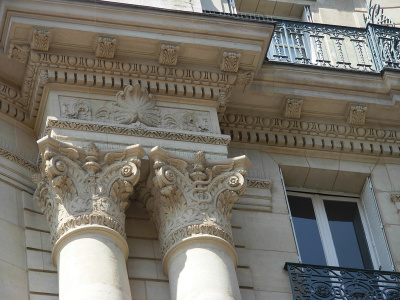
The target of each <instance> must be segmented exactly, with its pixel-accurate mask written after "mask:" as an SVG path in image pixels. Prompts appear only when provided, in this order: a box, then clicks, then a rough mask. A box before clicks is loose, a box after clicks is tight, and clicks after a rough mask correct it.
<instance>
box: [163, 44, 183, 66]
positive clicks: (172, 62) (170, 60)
mask: <svg viewBox="0 0 400 300" xmlns="http://www.w3.org/2000/svg"><path fill="white" fill-rule="evenodd" d="M178 51H179V46H173V45H164V44H162V45H161V49H160V54H159V56H158V62H159V63H160V65H166V66H176V64H177V63H178Z"/></svg>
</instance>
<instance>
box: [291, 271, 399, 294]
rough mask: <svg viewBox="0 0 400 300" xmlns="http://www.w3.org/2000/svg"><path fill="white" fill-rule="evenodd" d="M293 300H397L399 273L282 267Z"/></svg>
mask: <svg viewBox="0 0 400 300" xmlns="http://www.w3.org/2000/svg"><path fill="white" fill-rule="evenodd" d="M285 270H287V271H288V273H289V280H290V284H291V287H292V293H293V299H294V300H305V299H319V300H334V299H342V300H369V299H371V300H373V299H374V300H398V299H400V273H395V272H386V271H376V270H361V269H350V268H342V267H327V266H317V265H305V264H298V263H286V264H285Z"/></svg>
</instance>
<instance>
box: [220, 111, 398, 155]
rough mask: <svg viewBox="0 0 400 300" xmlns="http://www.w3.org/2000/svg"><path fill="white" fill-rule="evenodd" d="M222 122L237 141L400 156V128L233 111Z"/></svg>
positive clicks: (221, 116)
mask: <svg viewBox="0 0 400 300" xmlns="http://www.w3.org/2000/svg"><path fill="white" fill-rule="evenodd" d="M220 126H221V131H222V133H224V134H230V135H231V138H232V141H233V142H242V143H243V142H244V143H250V144H251V143H254V144H265V145H268V146H278V147H290V148H302V149H311V150H324V151H333V152H342V153H343V152H344V153H354V154H366V155H373V156H380V155H382V156H392V157H399V156H400V148H399V146H400V131H396V130H386V129H380V128H368V127H360V126H357V125H356V126H352V125H344V124H330V123H322V122H310V121H301V120H295V119H285V118H272V117H260V116H254V115H243V114H233V113H228V114H223V115H220Z"/></svg>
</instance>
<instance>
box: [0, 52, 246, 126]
mask: <svg viewBox="0 0 400 300" xmlns="http://www.w3.org/2000/svg"><path fill="white" fill-rule="evenodd" d="M66 67H67V68H68V69H67V70H65V68H66ZM27 70H28V72H27V73H26V76H25V79H24V83H23V85H22V87H21V92H20V91H18V90H15V89H13V88H11V87H8V86H7V85H4V88H3V89H2V90H3V92H0V93H1V94H0V95H1V96H3V97H4V99H5V100H7V101H8V102H10V103H12V104H13V105H15V109H16V113H15V114H18V115H20V119H21V121H25V123H26V124H29V125H31V126H32V125H33V124H31V120H32V118H35V117H36V116H37V112H38V111H37V110H38V107H39V106H40V101H41V97H42V94H43V88H44V86H45V85H46V84H47V83H59V84H67V85H77V86H87V87H99V88H107V89H114V90H115V89H117V90H118V89H121V88H122V87H124V86H126V85H135V81H136V83H140V84H141V85H142V86H143V87H144V86H146V87H148V89H149V92H150V93H153V94H159V95H168V96H179V97H187V98H196V99H205V100H214V101H218V99H219V97H220V92H221V91H224V90H226V89H228V88H230V87H231V86H232V85H234V84H235V83H236V79H237V75H236V74H225V73H221V72H210V71H202V70H193V69H183V68H175V67H168V66H166V67H164V66H159V65H156V64H153V65H152V64H146V63H127V62H122V61H111V60H107V59H103V58H86V57H79V56H69V55H58V54H50V53H43V52H36V51H31V52H30V56H29V60H28V63H27ZM238 84H239V83H238ZM10 113H12V111H11V112H10ZM10 113H9V114H10Z"/></svg>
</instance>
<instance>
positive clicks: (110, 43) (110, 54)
mask: <svg viewBox="0 0 400 300" xmlns="http://www.w3.org/2000/svg"><path fill="white" fill-rule="evenodd" d="M116 47H117V39H116V38H110V37H101V36H99V37H98V38H97V45H96V52H95V55H96V57H98V58H108V59H111V58H114V54H115V49H116Z"/></svg>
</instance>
